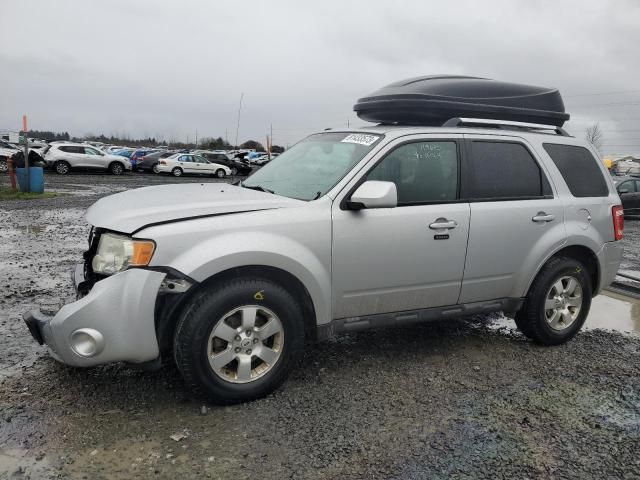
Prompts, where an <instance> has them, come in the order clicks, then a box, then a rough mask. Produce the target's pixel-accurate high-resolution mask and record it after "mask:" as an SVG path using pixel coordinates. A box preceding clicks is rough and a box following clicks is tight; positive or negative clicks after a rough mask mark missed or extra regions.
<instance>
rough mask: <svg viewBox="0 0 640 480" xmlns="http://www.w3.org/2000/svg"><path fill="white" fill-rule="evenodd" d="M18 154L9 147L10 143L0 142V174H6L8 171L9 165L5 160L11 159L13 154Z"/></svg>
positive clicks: (13, 148) (12, 147) (14, 148)
mask: <svg viewBox="0 0 640 480" xmlns="http://www.w3.org/2000/svg"><path fill="white" fill-rule="evenodd" d="M17 152H18V149H17V148H16V147H14V146H13V145H11V144H10V143H6V142H4V141H1V140H0V172H6V171H7V170H9V164H8V163H7V160H9V158H10V157H12V156H13V155H14V154H15V153H17Z"/></svg>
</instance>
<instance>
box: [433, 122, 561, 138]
mask: <svg viewBox="0 0 640 480" xmlns="http://www.w3.org/2000/svg"><path fill="white" fill-rule="evenodd" d="M442 126H443V127H484V128H497V129H500V130H526V131H529V132H532V131H538V130H541V132H539V133H544V131H545V130H552V131H553V132H554V133H555V134H556V135H561V136H563V137H570V136H571V135H569V134H568V133H567V132H566V130H564V129H563V128H562V127H556V126H555V125H542V124H539V123H524V122H510V121H506V120H493V119H489V118H460V117H454V118H450V119H449V120H447V121H446V122H444V123H443V124H442Z"/></svg>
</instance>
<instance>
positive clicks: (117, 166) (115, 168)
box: [109, 162, 124, 175]
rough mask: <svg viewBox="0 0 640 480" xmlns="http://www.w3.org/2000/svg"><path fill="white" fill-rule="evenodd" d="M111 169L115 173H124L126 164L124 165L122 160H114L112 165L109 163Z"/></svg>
mask: <svg viewBox="0 0 640 480" xmlns="http://www.w3.org/2000/svg"><path fill="white" fill-rule="evenodd" d="M109 171H110V172H111V173H112V174H113V175H122V173H123V172H124V165H122V164H121V163H120V162H113V163H111V165H109Z"/></svg>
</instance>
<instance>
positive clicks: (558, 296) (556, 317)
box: [515, 257, 593, 345]
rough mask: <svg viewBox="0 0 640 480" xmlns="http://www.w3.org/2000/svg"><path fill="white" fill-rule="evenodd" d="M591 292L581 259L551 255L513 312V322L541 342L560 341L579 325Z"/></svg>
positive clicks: (564, 340)
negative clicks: (518, 308) (519, 306)
mask: <svg viewBox="0 0 640 480" xmlns="http://www.w3.org/2000/svg"><path fill="white" fill-rule="evenodd" d="M574 282H575V283H574ZM592 292H593V291H592V285H591V277H590V276H589V272H588V271H587V269H586V267H585V266H584V265H583V264H582V263H581V262H579V261H577V260H575V259H573V258H568V257H555V258H552V259H551V260H549V262H547V264H546V265H545V266H544V267H542V270H540V272H539V273H538V276H537V277H536V278H535V280H534V281H533V284H532V285H531V288H530V289H529V292H528V293H527V296H526V297H525V301H524V305H523V306H522V309H521V310H520V311H519V312H518V313H516V315H515V321H516V325H517V326H518V328H519V329H520V331H521V332H522V333H523V334H524V335H525V336H527V337H529V338H531V339H532V340H534V341H535V342H537V343H540V344H542V345H559V344H561V343H564V342H566V341H568V340H570V339H571V338H573V337H574V336H575V335H576V333H578V331H579V330H580V328H582V325H583V324H584V322H585V320H586V318H587V316H588V315H589V309H590V308H591V298H592V295H593V293H592ZM546 307H551V308H546Z"/></svg>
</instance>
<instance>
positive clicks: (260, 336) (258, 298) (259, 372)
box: [174, 278, 304, 405]
mask: <svg viewBox="0 0 640 480" xmlns="http://www.w3.org/2000/svg"><path fill="white" fill-rule="evenodd" d="M303 345H304V326H303V313H302V309H301V308H300V306H299V305H298V303H297V302H296V300H295V299H294V298H293V297H292V296H291V294H290V293H289V292H288V291H287V290H286V289H284V288H283V287H281V286H280V285H278V284H276V283H274V282H271V281H269V280H264V279H249V278H238V279H234V280H230V281H228V282H226V283H223V284H221V285H215V287H213V288H211V289H207V290H203V291H201V292H199V293H198V294H196V295H195V297H194V298H193V299H192V300H191V302H190V304H189V305H187V306H186V308H185V310H184V312H183V313H182V316H181V318H180V320H179V322H178V326H177V328H176V333H175V337H174V357H175V361H176V364H177V366H178V369H179V370H180V372H181V373H182V376H183V377H184V379H185V382H186V383H187V385H188V386H189V388H190V389H191V390H193V391H194V392H196V393H197V394H200V395H202V396H205V397H207V398H208V399H209V400H211V401H212V402H214V403H217V404H223V405H224V404H232V403H238V402H245V401H249V400H253V399H256V398H259V397H263V396H264V395H267V394H268V393H270V392H272V391H273V390H275V389H276V388H277V387H278V386H279V385H280V384H282V382H284V380H285V379H286V378H287V375H288V374H289V372H290V371H291V369H292V368H293V367H294V365H295V364H296V361H297V359H298V358H299V356H300V354H301V352H302V348H303Z"/></svg>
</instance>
